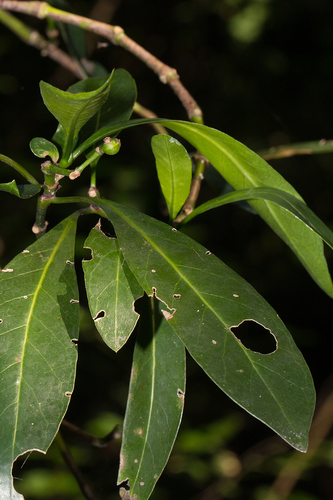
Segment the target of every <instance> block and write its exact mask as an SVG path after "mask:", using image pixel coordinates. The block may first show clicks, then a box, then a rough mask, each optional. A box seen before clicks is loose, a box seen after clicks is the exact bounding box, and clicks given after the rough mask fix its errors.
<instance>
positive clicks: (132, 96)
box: [69, 68, 137, 140]
mask: <svg viewBox="0 0 333 500" xmlns="http://www.w3.org/2000/svg"><path fill="white" fill-rule="evenodd" d="M104 81H105V78H88V79H87V80H82V81H81V82H78V83H76V84H75V85H74V86H72V87H70V88H69V90H70V91H72V90H73V89H74V90H75V92H77V91H79V92H83V91H85V92H87V91H89V90H91V88H93V86H94V87H95V88H96V86H98V85H102V84H103V83H104ZM136 97H137V92H136V85H135V81H134V80H133V78H132V77H131V75H130V74H129V73H128V72H127V71H126V70H124V69H121V68H120V69H116V70H114V73H113V77H112V80H111V86H110V92H109V95H108V98H107V100H106V102H105V103H104V104H103V106H102V107H101V109H100V111H99V112H98V113H97V114H96V115H95V116H94V117H93V118H92V119H91V120H90V121H89V122H88V123H87V124H86V125H85V126H84V127H83V129H82V131H81V134H80V137H82V139H83V140H85V139H86V138H87V137H89V136H91V135H92V134H94V133H95V132H96V130H98V129H105V128H109V127H111V126H113V125H114V124H117V123H119V122H123V121H126V120H129V118H130V117H131V114H132V112H133V106H134V103H135V101H136ZM107 135H108V134H106V135H105V136H103V138H104V137H106V136H107Z"/></svg>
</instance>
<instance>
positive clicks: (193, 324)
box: [95, 200, 315, 451]
mask: <svg viewBox="0 0 333 500" xmlns="http://www.w3.org/2000/svg"><path fill="white" fill-rule="evenodd" d="M95 201H96V203H97V204H98V205H99V206H100V207H101V208H102V209H103V210H104V212H105V214H106V215H107V217H108V218H109V219H110V220H111V222H112V224H113V225H114V228H115V231H116V234H117V237H118V240H119V244H120V248H121V250H122V252H123V253H124V256H125V259H126V261H127V263H128V265H129V267H130V268H131V270H132V272H133V274H134V275H135V276H136V278H137V280H138V282H139V283H140V285H141V286H142V287H143V289H144V290H145V291H146V293H147V294H151V293H155V294H156V297H157V298H158V299H159V300H160V301H161V302H162V303H163V304H164V307H163V309H164V310H165V314H166V317H167V318H168V320H169V321H168V322H169V324H170V325H171V326H172V328H173V329H174V330H175V332H176V333H177V335H178V336H179V338H180V339H181V340H182V341H183V343H184V345H185V347H186V348H187V349H188V351H189V353H190V354H191V355H192V357H193V358H194V359H195V360H196V361H197V363H198V364H199V365H200V366H201V367H202V368H203V369H204V371H205V372H206V373H207V374H208V375H209V377H210V378H211V379H212V380H213V381H214V382H215V383H216V384H217V385H218V386H219V387H220V388H221V389H222V390H223V391H224V392H226V394H228V396H230V397H231V398H232V399H233V400H234V401H235V402H236V403H238V404H239V405H240V406H242V407H243V408H244V409H246V410H247V411H248V412H249V413H250V414H252V415H254V416H255V417H256V418H258V419H259V420H261V421H263V422H264V423H266V424H267V425H268V426H269V427H271V428H272V429H273V430H274V431H275V432H277V434H279V435H280V436H281V437H282V438H283V439H285V440H286V441H287V442H288V443H289V444H290V445H291V446H293V447H294V448H296V449H298V450H300V451H305V450H306V448H307V443H308V431H309V427H310V423H311V419H312V415H313V410H314V404H315V391H314V387H313V382H312V378H311V374H310V372H309V369H308V367H307V365H306V363H305V361H304V359H303V357H302V355H301V353H300V352H299V350H298V349H297V347H296V345H295V343H294V341H293V339H292V337H291V335H290V334H289V332H288V330H287V329H286V327H285V326H284V324H283V323H282V321H281V320H280V318H279V317H278V315H277V314H276V312H275V311H274V310H273V309H272V308H271V307H270V306H269V304H267V302H266V301H265V300H264V299H263V298H262V297H261V296H260V295H259V294H258V293H257V292H256V291H255V290H254V289H253V288H252V287H251V286H250V285H249V284H248V283H246V282H245V281H244V280H243V279H242V278H241V277H240V276H238V275H237V274H236V273H234V272H233V271H232V270H231V269H229V268H228V267H227V266H226V265H225V264H224V263H223V262H221V261H220V260H219V259H217V258H216V257H215V256H214V255H211V254H210V252H208V251H207V250H206V249H205V248H204V247H202V246H201V245H199V244H198V243H196V242H195V241H193V240H191V239H190V238H188V237H187V236H185V235H184V234H182V233H180V232H179V231H176V230H173V229H172V228H171V227H169V226H167V225H166V224H163V223H162V222H159V221H156V220H155V219H152V218H150V217H148V216H146V215H143V214H139V213H137V212H135V211H134V210H132V209H130V208H128V207H124V206H122V205H119V204H117V203H112V202H109V201H106V200H95ZM244 320H252V321H255V322H257V323H258V324H259V325H262V326H263V327H264V328H266V329H267V330H269V332H271V334H272V335H274V337H275V339H276V342H277V350H276V351H275V352H273V353H272V354H269V355H264V354H260V353H257V352H253V351H251V350H249V349H247V348H245V347H244V346H243V344H242V343H241V342H240V341H239V340H238V339H237V338H236V336H235V335H234V334H233V333H232V332H231V328H232V327H237V326H238V325H240V324H241V323H242V322H243V321H244Z"/></svg>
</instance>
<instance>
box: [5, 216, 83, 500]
mask: <svg viewBox="0 0 333 500" xmlns="http://www.w3.org/2000/svg"><path fill="white" fill-rule="evenodd" d="M76 218H77V216H76V215H75V214H74V215H73V216H71V217H68V218H67V219H65V220H64V221H62V222H61V223H60V224H58V226H56V227H55V228H54V229H52V230H51V231H50V232H49V233H47V234H46V235H45V236H43V237H42V238H40V239H39V240H37V241H36V242H35V243H33V244H32V245H31V246H29V247H28V248H27V249H26V250H24V251H23V252H22V253H21V254H19V255H17V256H16V257H15V258H14V259H13V260H12V261H11V262H10V263H9V264H8V266H7V267H6V268H4V269H3V270H2V272H1V275H0V337H1V343H0V354H1V355H0V374H1V375H0V377H1V393H0V497H1V498H4V499H5V498H6V499H16V498H22V497H21V495H18V494H17V493H16V492H15V490H14V488H13V484H12V477H11V469H12V463H13V461H14V460H15V459H16V458H17V457H18V456H19V455H22V454H23V453H25V452H27V451H29V450H38V451H41V452H46V450H47V449H48V447H49V446H50V444H51V442H52V440H53V439H54V436H55V434H56V433H57V431H58V427H59V425H60V422H61V420H62V418H63V416H64V414H65V412H66V410H67V407H68V404H69V401H70V396H71V393H72V391H73V386H74V376H75V369H76V360H77V347H76V346H75V345H74V343H73V342H72V341H71V340H72V339H77V337H78V322H79V321H78V320H79V318H78V314H79V307H78V289H77V283H76V274H75V270H74V264H73V257H74V240H75V231H76Z"/></svg>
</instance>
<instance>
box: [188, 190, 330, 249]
mask: <svg viewBox="0 0 333 500" xmlns="http://www.w3.org/2000/svg"><path fill="white" fill-rule="evenodd" d="M255 198H263V199H264V200H269V201H272V202H273V203H276V204H278V205H280V207H282V208H285V209H286V210H288V211H289V212H290V213H291V214H293V215H294V216H295V217H297V218H298V219H299V220H301V221H302V222H303V223H304V224H305V225H306V226H308V227H309V228H310V229H312V231H314V232H315V233H317V234H318V235H319V236H320V237H321V238H322V239H323V240H324V241H325V243H327V245H329V246H330V247H331V248H332V249H333V232H332V231H331V230H330V229H329V228H328V227H327V226H326V224H324V223H323V221H322V220H320V219H319V217H317V216H316V214H315V213H313V212H312V210H311V209H310V208H309V207H308V206H307V205H305V203H303V201H301V200H300V199H298V198H296V197H295V196H293V195H292V194H289V193H286V192H285V191H281V190H280V189H275V188H250V189H244V190H241V191H233V192H231V193H228V194H225V195H223V196H218V197H217V198H214V199H212V200H209V201H207V202H206V203H203V204H202V205H200V206H199V207H197V208H196V209H195V210H193V212H192V213H191V214H190V215H188V216H187V217H185V219H184V220H183V223H184V224H185V223H187V222H189V221H190V220H191V219H193V218H194V217H196V216H197V215H199V214H202V213H204V212H207V211H208V210H211V209H213V208H217V207H221V206H222V205H226V204H227V203H233V202H238V201H242V200H251V199H255Z"/></svg>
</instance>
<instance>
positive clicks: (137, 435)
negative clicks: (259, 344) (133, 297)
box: [118, 297, 185, 500]
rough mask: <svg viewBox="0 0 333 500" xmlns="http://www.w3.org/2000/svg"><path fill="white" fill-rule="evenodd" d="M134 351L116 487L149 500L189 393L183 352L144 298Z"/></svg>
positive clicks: (156, 310)
mask: <svg viewBox="0 0 333 500" xmlns="http://www.w3.org/2000/svg"><path fill="white" fill-rule="evenodd" d="M145 299H146V300H145V301H144V304H143V308H142V311H141V319H140V331H139V335H138V338H137V341H136V346H135V350H134V357H133V365H132V373H131V382H130V388H129V395H128V399H127V408H126V415H125V421H124V429H123V438H122V447H121V452H120V467H119V475H118V484H120V483H122V482H123V481H126V480H128V481H129V486H130V490H129V491H128V493H127V495H128V494H129V495H130V497H129V498H137V499H138V500H146V499H147V498H149V496H150V494H151V492H152V490H153V489H154V486H155V484H156V482H157V480H158V478H159V477H160V475H161V473H162V471H163V469H164V467H165V465H166V463H167V461H168V458H169V455H170V453H171V450H172V448H173V444H174V441H175V439H176V436H177V433H178V429H179V425H180V422H181V418H182V413H183V407H184V393H185V349H184V346H183V344H182V342H181V341H180V340H179V339H178V337H177V336H176V335H175V333H174V332H173V330H172V328H171V327H170V325H169V324H168V322H167V321H166V320H165V319H164V317H163V316H162V314H161V312H160V311H159V304H158V302H157V301H156V300H155V299H154V297H150V298H149V299H148V298H147V297H145Z"/></svg>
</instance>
